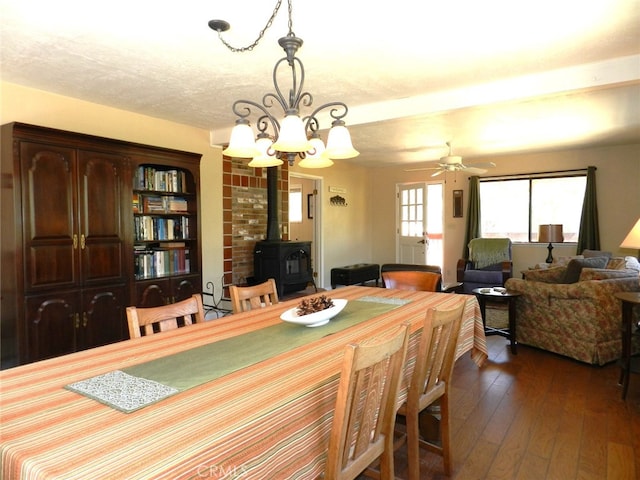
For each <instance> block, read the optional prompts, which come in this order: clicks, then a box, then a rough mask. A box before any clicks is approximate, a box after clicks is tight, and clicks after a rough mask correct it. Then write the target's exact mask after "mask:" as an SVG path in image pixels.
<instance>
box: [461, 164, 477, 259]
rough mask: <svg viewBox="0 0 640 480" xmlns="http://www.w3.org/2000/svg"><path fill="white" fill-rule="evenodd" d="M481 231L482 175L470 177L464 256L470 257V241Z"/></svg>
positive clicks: (465, 257)
mask: <svg viewBox="0 0 640 480" xmlns="http://www.w3.org/2000/svg"><path fill="white" fill-rule="evenodd" d="M480 235H481V232H480V177H478V176H473V177H470V178H469V208H467V230H466V232H465V237H464V247H463V248H462V258H464V259H465V260H467V259H468V258H469V242H470V241H471V240H473V239H474V238H479V237H480Z"/></svg>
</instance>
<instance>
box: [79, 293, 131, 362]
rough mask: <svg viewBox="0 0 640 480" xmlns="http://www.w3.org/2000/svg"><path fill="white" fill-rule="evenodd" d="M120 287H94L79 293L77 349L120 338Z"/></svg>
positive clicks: (107, 342) (123, 320) (122, 314)
mask: <svg viewBox="0 0 640 480" xmlns="http://www.w3.org/2000/svg"><path fill="white" fill-rule="evenodd" d="M126 298H127V297H126V296H125V289H124V287H113V288H95V289H88V290H84V291H83V292H82V313H81V319H80V328H79V329H78V344H77V349H78V350H83V349H86V348H93V347H98V346H100V345H107V344H109V343H114V342H119V341H121V340H123V339H124V338H126V337H124V336H123V335H124V331H125V328H124V326H125V317H124V311H125V304H124V302H125V299H126Z"/></svg>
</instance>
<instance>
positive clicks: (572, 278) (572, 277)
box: [562, 257, 609, 283]
mask: <svg viewBox="0 0 640 480" xmlns="http://www.w3.org/2000/svg"><path fill="white" fill-rule="evenodd" d="M608 261H609V259H608V258H607V257H591V258H582V259H579V258H574V259H573V260H571V261H570V262H569V265H567V270H566V271H565V272H564V278H563V279H562V283H576V282H577V281H578V280H579V279H580V273H581V272H582V269H583V268H585V267H589V268H604V267H605V265H606V264H607V262H608Z"/></svg>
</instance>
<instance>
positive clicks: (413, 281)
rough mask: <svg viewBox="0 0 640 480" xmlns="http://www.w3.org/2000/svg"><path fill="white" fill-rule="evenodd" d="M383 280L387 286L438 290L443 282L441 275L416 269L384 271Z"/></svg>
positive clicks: (425, 290) (426, 290) (404, 288)
mask: <svg viewBox="0 0 640 480" xmlns="http://www.w3.org/2000/svg"><path fill="white" fill-rule="evenodd" d="M382 282H383V283H384V286H385V288H398V289H400V290H420V291H424V292H437V291H438V287H439V285H440V284H441V275H440V274H439V273H434V272H422V271H414V270H397V271H388V272H382Z"/></svg>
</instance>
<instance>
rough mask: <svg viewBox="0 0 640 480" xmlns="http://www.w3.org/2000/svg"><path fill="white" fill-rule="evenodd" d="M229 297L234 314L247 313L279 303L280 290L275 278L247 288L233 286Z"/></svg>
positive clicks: (230, 288)
mask: <svg viewBox="0 0 640 480" xmlns="http://www.w3.org/2000/svg"><path fill="white" fill-rule="evenodd" d="M229 295H230V297H231V308H232V309H233V313H240V312H246V311H249V310H255V309H257V308H262V307H268V306H270V305H275V304H277V303H278V290H277V288H276V281H275V280H274V279H273V278H270V279H268V280H267V281H265V282H262V283H260V284H258V285H249V286H247V287H240V286H237V285H231V286H230V287H229Z"/></svg>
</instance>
